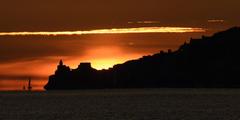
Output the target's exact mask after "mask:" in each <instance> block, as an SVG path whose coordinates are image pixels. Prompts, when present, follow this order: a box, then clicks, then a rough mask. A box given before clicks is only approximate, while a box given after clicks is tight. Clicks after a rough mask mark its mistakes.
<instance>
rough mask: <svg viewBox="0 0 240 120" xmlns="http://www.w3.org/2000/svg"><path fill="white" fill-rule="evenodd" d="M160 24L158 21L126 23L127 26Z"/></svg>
mask: <svg viewBox="0 0 240 120" xmlns="http://www.w3.org/2000/svg"><path fill="white" fill-rule="evenodd" d="M156 23H160V22H159V21H137V22H128V24H156Z"/></svg>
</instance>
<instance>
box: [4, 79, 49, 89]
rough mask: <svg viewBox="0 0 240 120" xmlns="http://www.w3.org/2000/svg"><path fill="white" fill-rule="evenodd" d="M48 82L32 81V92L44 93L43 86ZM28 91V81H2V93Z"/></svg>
mask: <svg viewBox="0 0 240 120" xmlns="http://www.w3.org/2000/svg"><path fill="white" fill-rule="evenodd" d="M46 83H47V80H32V81H31V86H32V91H44V89H43V86H44V85H45V84H46ZM24 86H25V90H27V87H28V80H0V91H24V88H23V87H24Z"/></svg>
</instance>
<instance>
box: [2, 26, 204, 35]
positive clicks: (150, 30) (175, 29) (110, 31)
mask: <svg viewBox="0 0 240 120" xmlns="http://www.w3.org/2000/svg"><path fill="white" fill-rule="evenodd" d="M190 32H206V29H204V28H191V27H137V28H112V29H96V30H89V31H55V32H50V31H39V32H0V36H31V35H40V36H58V35H88V34H127V33H190Z"/></svg>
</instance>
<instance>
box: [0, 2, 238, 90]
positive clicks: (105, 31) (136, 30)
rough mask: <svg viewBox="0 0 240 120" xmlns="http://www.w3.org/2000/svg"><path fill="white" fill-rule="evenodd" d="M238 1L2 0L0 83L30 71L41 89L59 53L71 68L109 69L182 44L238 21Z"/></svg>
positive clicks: (14, 83)
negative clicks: (83, 64)
mask: <svg viewBox="0 0 240 120" xmlns="http://www.w3.org/2000/svg"><path fill="white" fill-rule="evenodd" d="M136 4H137V5H136ZM239 4H240V1H239V0H227V1H223V0H222V1H219V0H211V1H209V0H195V1H192V0H183V1H180V0H167V1H166V0H140V1H139V0H119V1H112V0H105V1H104V2H103V1H96V0H61V1H59V0H51V1H49V0H41V1H33V0H19V1H17V0H4V1H1V4H0V14H1V19H0V90H21V89H22V86H23V85H25V84H26V81H25V80H26V79H27V78H28V77H29V76H31V77H32V78H33V85H34V89H35V90H36V89H37V90H39V89H42V86H43V85H44V84H45V83H46V82H47V77H48V76H49V75H50V74H53V73H54V71H55V69H56V66H57V64H58V62H59V60H60V59H63V60H64V63H66V64H67V65H69V66H70V67H71V68H76V67H77V66H78V64H79V63H80V62H91V63H92V66H93V67H94V68H96V69H107V68H109V67H112V66H113V65H114V64H118V63H123V62H125V61H127V60H130V59H136V58H139V57H141V56H143V55H149V54H154V53H157V52H159V51H160V50H167V49H177V48H178V46H179V45H180V44H182V43H184V42H185V41H186V40H189V39H190V38H191V37H193V38H196V37H201V35H211V34H212V33H214V32H216V31H221V30H224V29H227V28H229V27H233V26H239V25H240V23H239V21H240V16H239V13H240V9H239ZM166 27H167V28H166ZM170 28H171V30H170ZM176 28H180V30H179V29H176ZM186 28H188V29H186ZM193 28H194V29H193ZM195 28H197V29H195ZM182 29H183V30H182ZM187 30H188V31H187ZM196 30H200V31H196ZM49 35H50V36H49Z"/></svg>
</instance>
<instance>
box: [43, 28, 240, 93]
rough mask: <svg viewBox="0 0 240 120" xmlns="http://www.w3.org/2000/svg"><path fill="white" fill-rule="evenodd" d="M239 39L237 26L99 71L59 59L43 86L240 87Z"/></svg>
mask: <svg viewBox="0 0 240 120" xmlns="http://www.w3.org/2000/svg"><path fill="white" fill-rule="evenodd" d="M239 43H240V28H238V27H235V28H231V29H229V30H227V31H223V32H219V33H216V34H214V35H213V36H211V37H205V36H203V37H202V38H201V39H191V40H190V42H189V43H184V44H183V45H182V46H180V48H179V49H178V50H177V51H174V52H171V50H169V51H168V52H160V53H157V54H154V55H152V56H144V57H142V58H140V59H138V60H132V61H128V62H126V63H124V64H119V65H115V66H114V67H113V68H111V69H109V70H100V71H97V70H95V69H93V68H92V67H91V65H90V63H83V64H80V65H79V67H78V68H77V69H74V70H70V68H69V67H67V66H65V65H63V63H61V62H60V64H59V66H58V69H57V71H56V72H55V75H52V76H50V77H49V82H48V83H47V85H46V86H45V87H44V88H45V89H47V90H51V89H96V88H153V87H191V88H203V87H204V88H212V87H227V88H231V87H240V79H239V78H240V77H239V75H238V74H239V72H240V64H239V57H240V54H239V53H238V51H239V50H238V48H239Z"/></svg>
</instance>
